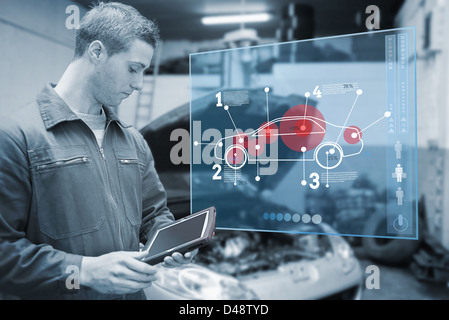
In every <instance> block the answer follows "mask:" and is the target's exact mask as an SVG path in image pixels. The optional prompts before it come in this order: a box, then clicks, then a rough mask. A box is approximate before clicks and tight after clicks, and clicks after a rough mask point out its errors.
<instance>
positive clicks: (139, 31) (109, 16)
mask: <svg viewBox="0 0 449 320" xmlns="http://www.w3.org/2000/svg"><path fill="white" fill-rule="evenodd" d="M137 39H138V40H142V41H145V42H146V43H148V44H150V45H151V46H152V47H153V48H154V49H155V48H156V47H157V44H158V42H159V28H158V26H157V25H156V23H155V22H154V21H152V20H149V19H147V18H145V17H144V16H142V15H141V14H140V13H139V11H137V10H136V9H135V8H133V7H131V6H128V5H125V4H122V3H119V2H109V3H104V2H98V3H97V4H95V5H94V6H93V7H92V8H91V9H90V10H89V11H88V12H87V13H86V14H85V15H84V17H83V19H82V20H81V22H80V26H79V29H78V30H77V32H76V37H75V58H79V57H81V56H82V55H83V54H84V53H85V52H86V50H87V48H88V47H89V45H90V44H91V43H92V42H94V41H95V40H99V41H101V42H102V43H103V45H104V46H105V48H106V50H107V53H108V55H114V54H117V53H120V52H123V51H126V50H128V49H129V45H130V44H131V42H132V41H134V40H137Z"/></svg>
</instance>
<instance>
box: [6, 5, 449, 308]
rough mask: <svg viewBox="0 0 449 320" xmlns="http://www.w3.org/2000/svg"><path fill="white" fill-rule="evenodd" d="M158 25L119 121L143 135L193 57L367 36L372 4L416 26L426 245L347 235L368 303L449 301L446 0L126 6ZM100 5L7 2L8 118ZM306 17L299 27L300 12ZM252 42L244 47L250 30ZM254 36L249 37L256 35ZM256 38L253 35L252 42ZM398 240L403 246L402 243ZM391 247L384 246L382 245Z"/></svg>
mask: <svg viewBox="0 0 449 320" xmlns="http://www.w3.org/2000/svg"><path fill="white" fill-rule="evenodd" d="M121 2H122V3H125V4H129V5H131V6H133V7H135V8H136V9H137V10H139V11H140V12H141V13H142V14H143V15H144V16H146V17H147V18H150V19H154V20H155V21H156V22H157V24H158V26H159V28H160V31H161V39H162V42H161V45H160V47H159V48H158V51H157V52H156V54H155V56H154V58H153V63H152V66H151V68H150V69H149V70H148V71H147V74H146V77H145V84H144V88H143V90H142V91H141V92H140V93H139V92H135V93H133V95H132V96H130V98H129V99H127V100H125V101H124V102H123V103H122V105H121V106H120V108H119V116H120V117H121V118H122V119H123V120H124V121H125V122H127V123H130V124H133V125H134V127H136V128H137V129H142V128H143V127H144V126H146V125H147V124H148V123H150V122H151V121H154V120H156V119H158V118H160V117H162V116H164V115H165V114H167V113H168V112H170V111H173V110H175V109H176V108H177V107H179V106H181V105H184V104H186V103H188V102H189V54H190V53H197V52H203V51H213V50H219V49H224V48H229V47H230V46H234V47H238V46H242V45H243V46H244V45H248V44H249V45H256V44H270V43H276V42H285V41H293V40H304V39H312V38H318V37H327V36H336V35H343V34H352V33H359V32H366V31H367V26H366V24H365V20H366V19H367V17H368V16H369V14H367V13H366V8H367V7H368V6H370V5H376V6H378V8H379V9H380V17H381V19H380V29H381V30H382V29H391V28H396V27H406V26H415V27H416V33H417V72H418V77H417V79H418V100H417V104H418V114H419V117H418V146H419V154H418V159H419V168H418V171H419V182H420V183H419V194H420V199H419V201H420V206H419V208H420V217H421V218H422V221H421V222H422V223H421V226H422V230H421V229H420V230H421V231H422V232H421V233H420V240H419V241H414V242H413V243H412V244H411V245H410V243H408V244H407V245H406V246H407V247H408V248H409V250H411V251H410V252H409V254H408V255H407V257H405V258H404V259H398V261H395V259H390V258H389V257H390V256H391V255H392V252H393V253H394V252H397V251H392V250H403V249H402V248H403V247H396V242H397V241H402V242H407V241H408V242H410V241H411V240H389V241H384V242H382V241H381V240H379V241H377V242H376V241H372V242H376V243H375V244H372V245H376V246H377V247H378V248H380V249H379V250H383V251H382V253H380V254H378V255H377V256H376V257H374V256H373V255H372V254H370V253H369V252H367V250H366V247H364V246H363V244H362V243H363V239H354V238H348V239H346V240H347V241H348V242H349V244H350V245H351V247H352V249H353V250H354V253H355V256H356V257H357V259H358V260H359V262H360V267H361V270H362V275H363V279H362V285H361V287H362V291H361V295H360V296H359V297H358V298H359V299H362V300H364V299H365V300H415V299H417V300H445V299H449V289H448V287H449V195H448V194H447V192H449V189H448V188H447V186H446V182H445V181H447V179H445V178H446V177H448V176H447V174H448V172H449V166H448V165H447V162H446V159H447V152H448V151H449V145H447V141H448V139H447V137H448V136H449V135H448V134H447V132H446V125H445V124H446V122H447V121H446V120H447V119H448V115H449V113H448V112H447V110H448V103H449V95H448V90H447V74H449V72H447V71H449V69H448V68H449V41H447V40H446V39H447V38H448V37H449V31H448V30H449V22H448V21H449V3H447V1H445V0H344V5H343V4H342V1H331V0H298V1H294V0H226V1H217V0H197V1H186V0H168V1H167V0H150V1H143V0H124V1H121ZM90 4H91V1H90V0H76V1H71V0H58V1H57V2H55V1H53V0H42V1H39V2H37V1H34V0H20V1H13V0H3V1H1V3H0V42H1V43H3V44H4V47H3V50H2V54H1V56H2V59H0V70H2V76H1V77H0V96H1V97H2V103H1V104H0V117H3V116H6V115H8V114H10V113H11V112H12V111H13V110H15V109H16V108H18V107H20V106H21V105H24V104H25V103H26V102H28V101H30V100H32V99H33V98H34V97H35V95H36V94H37V93H38V92H39V91H40V90H41V89H42V87H43V85H44V84H45V83H47V82H57V81H58V79H59V77H60V75H61V74H62V72H63V71H64V69H65V67H66V66H67V65H68V63H70V61H71V59H72V56H73V51H72V48H73V40H74V35H75V31H76V30H74V29H69V28H67V26H66V19H67V17H68V16H69V14H70V13H67V11H66V9H67V8H68V7H69V6H77V7H78V8H79V10H80V14H81V16H82V15H83V14H84V13H85V12H86V10H87V9H88V8H89V5H90ZM292 10H293V12H294V14H293V15H294V16H296V17H297V18H298V21H300V23H299V24H297V25H295V26H292V25H291V18H292V14H291V13H289V12H291V11H292ZM251 13H268V14H269V15H270V19H269V20H267V21H265V22H255V23H247V24H238V23H236V24H218V25H204V24H202V22H201V20H202V18H204V17H207V16H216V15H224V14H226V15H240V14H251ZM245 30H246V31H247V32H250V33H251V35H252V38H251V41H250V42H248V41H239V40H241V39H240V38H239V37H241V36H242V35H243V33H244V31H245ZM248 30H249V31H248ZM245 39H246V38H245ZM395 241H396V242H395ZM382 247H383V249H382ZM371 265H375V266H378V267H379V271H380V273H379V275H380V277H379V279H380V287H379V288H372V289H368V288H367V287H366V285H365V280H366V279H369V276H370V275H371V273H369V272H366V270H368V269H367V267H368V266H371Z"/></svg>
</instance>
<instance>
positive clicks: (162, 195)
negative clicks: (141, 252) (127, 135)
mask: <svg viewBox="0 0 449 320" xmlns="http://www.w3.org/2000/svg"><path fill="white" fill-rule="evenodd" d="M142 140H143V139H142ZM143 144H144V146H143V147H144V148H145V153H146V158H147V160H146V167H145V174H144V177H143V185H142V191H143V194H142V210H143V212H142V218H143V219H142V227H141V230H140V241H141V242H142V243H144V244H145V243H146V242H147V241H148V239H150V238H151V237H152V236H153V235H154V233H155V232H156V230H157V229H159V228H161V227H163V226H166V225H167V224H170V223H172V222H173V221H174V220H175V219H174V217H173V215H172V214H171V212H170V210H169V209H168V207H167V194H166V192H165V189H164V186H163V185H162V183H161V181H160V179H159V175H158V174H157V172H156V169H155V167H154V158H153V155H152V153H151V151H150V148H149V147H148V145H147V143H146V142H145V140H143Z"/></svg>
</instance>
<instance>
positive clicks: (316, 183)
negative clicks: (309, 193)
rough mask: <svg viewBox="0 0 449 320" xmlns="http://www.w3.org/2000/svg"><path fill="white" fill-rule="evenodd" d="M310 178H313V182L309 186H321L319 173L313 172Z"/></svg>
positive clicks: (313, 187) (315, 187) (314, 187)
mask: <svg viewBox="0 0 449 320" xmlns="http://www.w3.org/2000/svg"><path fill="white" fill-rule="evenodd" d="M310 178H312V179H313V180H312V182H313V183H310V184H309V186H310V188H312V189H318V188H319V187H320V176H319V175H318V173H316V172H313V173H311V174H310Z"/></svg>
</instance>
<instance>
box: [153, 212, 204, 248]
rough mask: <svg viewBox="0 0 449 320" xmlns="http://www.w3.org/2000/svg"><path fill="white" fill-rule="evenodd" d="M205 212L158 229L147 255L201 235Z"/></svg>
mask: <svg viewBox="0 0 449 320" xmlns="http://www.w3.org/2000/svg"><path fill="white" fill-rule="evenodd" d="M207 212H208V211H205V212H204V213H203V214H200V215H198V216H196V217H194V218H191V219H187V220H186V221H184V222H183V223H178V224H173V225H171V226H170V227H167V228H164V229H161V230H159V232H158V233H157V234H156V238H155V239H154V241H153V243H152V245H151V247H150V250H149V252H148V256H153V255H155V254H158V253H159V252H162V251H166V250H169V249H172V248H175V247H177V246H179V245H182V244H184V243H187V242H190V241H192V240H195V239H198V238H199V237H201V235H202V233H203V229H204V228H203V226H204V222H205V220H206V217H207Z"/></svg>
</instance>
